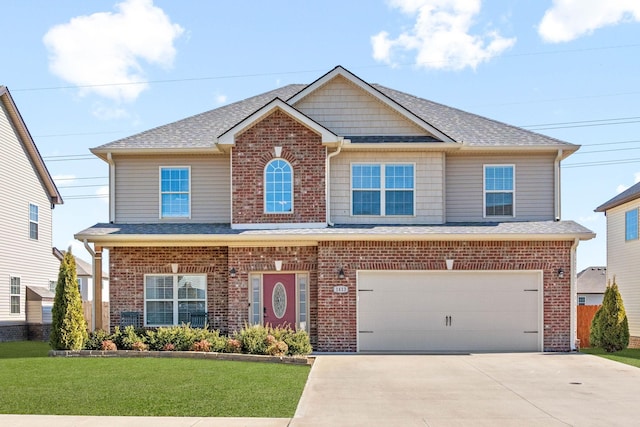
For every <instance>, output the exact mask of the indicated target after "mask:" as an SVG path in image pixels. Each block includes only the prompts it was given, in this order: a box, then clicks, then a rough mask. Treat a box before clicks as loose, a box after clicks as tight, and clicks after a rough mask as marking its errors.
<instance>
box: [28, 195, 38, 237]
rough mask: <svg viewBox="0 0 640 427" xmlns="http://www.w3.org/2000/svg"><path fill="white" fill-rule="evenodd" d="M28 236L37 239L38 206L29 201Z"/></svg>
mask: <svg viewBox="0 0 640 427" xmlns="http://www.w3.org/2000/svg"><path fill="white" fill-rule="evenodd" d="M29 238H30V239H33V240H38V206H37V205H34V204H31V203H29Z"/></svg>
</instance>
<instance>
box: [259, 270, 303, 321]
mask: <svg viewBox="0 0 640 427" xmlns="http://www.w3.org/2000/svg"><path fill="white" fill-rule="evenodd" d="M262 286H263V289H262V298H263V307H264V324H265V325H267V324H268V325H271V326H290V327H291V328H292V329H295V327H296V275H295V274H265V275H264V276H263V277H262Z"/></svg>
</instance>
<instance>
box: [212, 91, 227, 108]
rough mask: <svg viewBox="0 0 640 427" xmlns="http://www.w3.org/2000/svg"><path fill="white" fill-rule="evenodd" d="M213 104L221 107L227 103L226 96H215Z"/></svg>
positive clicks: (219, 94)
mask: <svg viewBox="0 0 640 427" xmlns="http://www.w3.org/2000/svg"><path fill="white" fill-rule="evenodd" d="M215 102H216V104H218V105H222V104H224V103H226V102H227V95H223V94H221V93H218V94H216V95H215Z"/></svg>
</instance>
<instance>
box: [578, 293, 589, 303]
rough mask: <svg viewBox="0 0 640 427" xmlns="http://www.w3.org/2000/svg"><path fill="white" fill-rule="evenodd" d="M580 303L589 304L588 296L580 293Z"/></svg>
mask: <svg viewBox="0 0 640 427" xmlns="http://www.w3.org/2000/svg"><path fill="white" fill-rule="evenodd" d="M578 305H587V297H585V296H584V295H578Z"/></svg>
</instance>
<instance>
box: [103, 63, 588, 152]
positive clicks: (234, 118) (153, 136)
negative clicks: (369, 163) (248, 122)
mask: <svg viewBox="0 0 640 427" xmlns="http://www.w3.org/2000/svg"><path fill="white" fill-rule="evenodd" d="M338 74H339V75H341V76H343V77H345V78H349V79H350V81H352V82H354V83H355V84H356V85H357V86H358V87H360V88H361V89H362V90H364V91H366V92H367V93H369V94H371V95H372V96H374V97H375V98H376V99H378V100H379V101H380V102H382V103H383V104H385V105H387V106H389V107H390V108H393V109H394V110H396V111H397V112H399V113H400V114H401V115H403V116H404V117H405V118H407V119H408V120H410V121H412V122H413V123H414V124H417V125H419V126H421V127H423V128H424V129H425V130H427V131H428V132H430V133H432V134H434V135H437V136H438V137H440V138H442V140H443V141H444V142H448V143H451V142H454V143H460V146H462V147H465V148H479V149H487V148H497V149H506V148H545V149H548V148H552V149H559V150H560V149H561V150H563V156H566V155H568V154H570V153H571V152H574V151H576V150H577V149H578V148H579V145H575V144H570V143H567V142H564V141H561V140H558V139H555V138H551V137H549V136H545V135H541V134H538V133H535V132H531V131H528V130H525V129H521V128H518V127H516V126H512V125H508V124H505V123H501V122H498V121H496V120H492V119H488V118H485V117H482V116H478V115H476V114H472V113H468V112H465V111H462V110H459V109H456V108H452V107H447V106H445V105H442V104H439V103H436V102H433V101H429V100H427V99H424V98H420V97H417V96H414V95H410V94H407V93H404V92H401V91H397V90H394V89H390V88H387V87H385V86H382V85H379V84H369V83H366V82H364V81H363V80H362V79H360V78H358V77H356V76H355V75H353V74H352V73H350V72H348V71H347V70H345V69H344V68H342V67H336V68H334V69H333V70H332V71H330V72H329V73H327V74H325V75H324V76H322V77H320V79H318V80H316V81H314V82H313V83H311V84H309V85H302V84H291V85H287V86H284V87H281V88H278V89H275V90H272V91H269V92H266V93H263V94H260V95H257V96H253V97H251V98H247V99H245V100H242V101H238V102H234V103H233V104H229V105H226V106H223V107H220V108H216V109H214V110H210V111H207V112H204V113H201V114H198V115H195V116H192V117H187V118H185V119H182V120H179V121H177V122H173V123H169V124H166V125H164V126H159V127H157V128H154V129H151V130H147V131H145V132H142V133H139V134H136V135H132V136H129V137H126V138H122V139H119V140H117V141H114V142H111V143H108V144H104V145H101V146H99V147H96V148H94V149H92V150H91V151H92V152H93V153H94V154H96V155H98V156H100V157H102V158H105V156H106V153H108V152H117V151H125V152H131V151H135V150H141V151H143V150H146V152H150V150H163V151H164V152H166V151H167V150H185V151H188V150H194V151H195V150H209V151H210V152H216V151H217V150H216V147H215V141H216V140H217V138H218V137H220V136H221V135H223V134H224V133H225V132H227V131H228V130H229V129H231V128H233V127H234V126H236V125H237V124H239V123H240V122H242V121H244V120H245V119H247V118H248V117H249V116H251V115H252V114H254V113H256V112H257V111H258V110H260V109H261V108H263V107H264V106H266V105H267V104H269V103H270V102H272V101H273V100H275V99H276V98H280V99H282V100H286V101H285V102H286V103H287V104H289V105H290V106H292V107H294V104H295V102H297V101H299V100H301V99H302V98H304V97H305V96H307V95H308V94H309V93H311V92H313V91H315V90H317V89H318V88H319V87H320V86H322V85H324V84H325V83H326V82H327V81H329V80H330V79H331V78H333V77H335V76H336V75H338ZM320 124H321V123H320ZM329 130H331V129H329ZM339 136H342V137H344V136H346V135H339Z"/></svg>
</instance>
